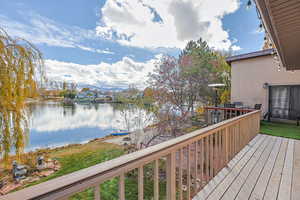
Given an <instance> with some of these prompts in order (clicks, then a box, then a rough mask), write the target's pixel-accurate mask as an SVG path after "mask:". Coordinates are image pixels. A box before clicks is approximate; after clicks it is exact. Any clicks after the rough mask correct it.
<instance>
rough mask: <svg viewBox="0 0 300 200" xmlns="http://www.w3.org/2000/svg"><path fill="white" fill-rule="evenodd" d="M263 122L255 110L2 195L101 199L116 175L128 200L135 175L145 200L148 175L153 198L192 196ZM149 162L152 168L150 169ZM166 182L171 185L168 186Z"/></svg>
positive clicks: (172, 199) (13, 199)
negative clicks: (88, 195) (89, 192)
mask: <svg viewBox="0 0 300 200" xmlns="http://www.w3.org/2000/svg"><path fill="white" fill-rule="evenodd" d="M259 121H260V111H252V112H250V113H247V114H244V115H241V116H238V117H235V118H232V119H229V120H226V121H223V122H221V123H218V124H215V125H212V126H209V127H206V128H203V129H200V130H197V131H194V132H191V133H189V134H186V135H183V136H181V137H178V138H175V139H172V140H169V141H167V142H163V143H160V144H157V145H155V146H152V147H149V148H146V149H143V150H140V151H137V152H134V153H131V154H127V155H124V156H121V157H119V158H116V159H113V160H110V161H107V162H104V163H101V164H98V165H95V166H92V167H89V168H86V169H83V170H80V171H77V172H75V173H71V174H68V175H65V176H62V177H59V178H56V179H53V180H50V181H47V182H44V183H41V184H39V185H36V186H32V187H29V188H26V189H23V190H20V191H18V192H14V193H11V194H8V195H6V196H2V197H1V196H0V199H1V200H2V199H5V200H16V199H22V200H25V199H49V200H50V199H51V200H55V199H68V198H69V197H70V196H72V195H74V194H75V193H78V192H82V191H84V190H86V189H87V188H93V193H94V195H93V197H92V198H94V199H96V200H100V199H101V197H102V198H103V195H102V191H100V186H99V185H100V184H102V183H103V182H105V181H107V180H111V179H113V178H115V177H117V180H118V185H119V187H118V192H117V195H118V197H117V198H118V199H120V200H125V196H126V195H127V190H128V189H130V188H127V184H126V181H127V179H130V178H131V179H132V178H133V177H134V178H136V186H137V188H138V195H137V197H138V199H139V200H142V199H144V198H146V196H145V186H144V183H145V182H146V181H147V183H149V180H146V179H144V176H145V175H148V178H149V177H152V178H149V179H151V180H153V182H151V184H153V185H152V187H151V188H153V193H152V194H153V199H154V200H158V199H168V200H175V199H180V200H182V199H191V198H192V197H193V196H195V195H196V193H197V192H198V191H200V190H201V189H202V188H203V187H204V186H205V185H206V184H207V183H208V182H209V181H210V180H211V179H212V178H213V177H214V176H215V175H216V174H217V173H218V172H219V171H220V170H221V169H222V168H224V167H226V165H227V163H228V162H229V161H230V160H231V159H232V158H233V157H234V156H235V155H236V154H237V153H238V152H239V151H240V150H241V149H242V148H243V147H244V146H245V145H247V144H248V143H249V142H250V140H252V139H253V138H254V137H255V136H256V135H257V134H258V132H259V124H260V123H259ZM146 165H148V166H152V167H151V168H150V171H149V167H146ZM134 170H135V171H137V173H135V175H136V176H132V175H131V176H128V173H130V172H132V171H134ZM145 170H147V171H145ZM164 171H165V172H166V174H164V173H163V172H164ZM149 173H150V174H151V175H150V176H149ZM162 182H164V183H166V187H163V189H162V187H161V183H162ZM131 187H132V186H131ZM146 190H149V188H147V189H146ZM105 192H108V191H105ZM164 195H165V196H164ZM162 197H163V198H162ZM126 199H128V198H126ZM147 199H152V197H147Z"/></svg>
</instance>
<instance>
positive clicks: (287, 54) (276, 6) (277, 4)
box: [255, 0, 300, 70]
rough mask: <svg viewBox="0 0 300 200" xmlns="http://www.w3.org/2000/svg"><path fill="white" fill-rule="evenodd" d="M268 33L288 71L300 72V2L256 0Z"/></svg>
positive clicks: (295, 0) (291, 0)
mask: <svg viewBox="0 0 300 200" xmlns="http://www.w3.org/2000/svg"><path fill="white" fill-rule="evenodd" d="M255 2H256V5H257V8H258V10H259V12H260V15H261V18H262V21H263V23H264V26H265V29H266V31H267V32H268V33H269V36H270V37H271V40H272V41H273V43H274V45H275V47H276V49H277V52H278V55H279V59H280V61H281V63H282V65H283V66H284V67H285V68H286V69H287V70H300V0H255Z"/></svg>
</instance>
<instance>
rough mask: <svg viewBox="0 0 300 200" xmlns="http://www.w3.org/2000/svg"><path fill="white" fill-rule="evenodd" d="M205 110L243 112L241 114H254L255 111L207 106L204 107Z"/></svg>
mask: <svg viewBox="0 0 300 200" xmlns="http://www.w3.org/2000/svg"><path fill="white" fill-rule="evenodd" d="M204 109H205V110H231V111H241V112H252V111H254V110H255V109H251V108H226V107H213V106H206V107H204Z"/></svg>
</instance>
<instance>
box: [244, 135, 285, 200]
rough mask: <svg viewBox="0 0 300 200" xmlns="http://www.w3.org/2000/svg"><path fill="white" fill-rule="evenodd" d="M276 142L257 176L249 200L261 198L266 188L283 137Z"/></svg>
mask: <svg viewBox="0 0 300 200" xmlns="http://www.w3.org/2000/svg"><path fill="white" fill-rule="evenodd" d="M277 142H278V144H275V147H274V149H273V151H272V153H271V155H270V157H269V159H268V161H267V163H266V165H265V166H264V169H263V171H262V173H261V174H260V176H259V179H258V181H257V183H256V185H255V187H254V189H253V190H252V193H251V196H250V198H249V199H250V200H261V199H263V197H264V194H265V190H266V188H267V185H268V182H269V180H270V177H271V174H272V172H273V169H274V166H275V161H276V159H277V157H278V154H279V152H280V149H281V148H284V147H283V139H282V138H279V139H278V140H277Z"/></svg>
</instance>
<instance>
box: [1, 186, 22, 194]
mask: <svg viewBox="0 0 300 200" xmlns="http://www.w3.org/2000/svg"><path fill="white" fill-rule="evenodd" d="M20 186H22V184H20V183H8V184H7V185H5V186H4V187H3V188H2V189H0V194H2V195H4V194H7V193H9V192H10V191H12V190H14V189H16V188H18V187H20Z"/></svg>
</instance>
